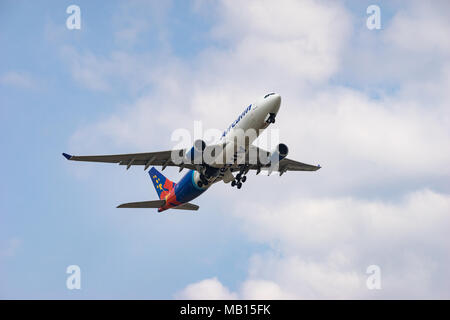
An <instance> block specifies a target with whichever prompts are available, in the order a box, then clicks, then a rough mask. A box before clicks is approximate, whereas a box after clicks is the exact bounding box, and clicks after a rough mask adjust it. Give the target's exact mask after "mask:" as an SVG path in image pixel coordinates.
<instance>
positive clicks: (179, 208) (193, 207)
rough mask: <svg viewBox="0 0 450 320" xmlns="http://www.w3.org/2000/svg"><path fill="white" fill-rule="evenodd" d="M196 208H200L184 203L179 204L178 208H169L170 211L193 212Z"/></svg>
mask: <svg viewBox="0 0 450 320" xmlns="http://www.w3.org/2000/svg"><path fill="white" fill-rule="evenodd" d="M198 208H200V207H199V206H197V205H195V204H193V203H189V202H186V203H183V204H180V205H179V206H176V207H172V208H170V209H178V210H193V211H197V210H198Z"/></svg>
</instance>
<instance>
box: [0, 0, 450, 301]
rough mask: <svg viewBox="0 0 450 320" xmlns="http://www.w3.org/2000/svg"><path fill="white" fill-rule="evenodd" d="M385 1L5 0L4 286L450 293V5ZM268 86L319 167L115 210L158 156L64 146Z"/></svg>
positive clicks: (156, 130) (145, 126) (138, 128)
mask: <svg viewBox="0 0 450 320" xmlns="http://www.w3.org/2000/svg"><path fill="white" fill-rule="evenodd" d="M377 3H378V4H379V5H380V7H381V10H382V11H381V12H382V29H381V30H376V31H370V30H368V29H367V28H366V27H365V19H366V18H367V15H366V14H365V8H366V7H367V6H368V5H370V4H372V2H370V1H368V2H365V1H363V2H361V1H343V2H330V3H325V2H313V1H305V2H295V1H286V2H285V3H283V4H281V5H279V6H278V7H276V8H272V7H271V6H273V4H271V3H270V2H264V1H262V2H258V1H249V2H248V3H246V4H245V5H243V4H240V6H244V7H239V8H237V6H236V5H233V3H232V2H229V1H219V2H217V3H210V2H204V1H193V2H185V1H179V2H178V1H174V2H165V3H164V4H161V3H160V2H159V1H155V2H145V1H132V2H130V3H128V2H127V3H125V2H119V1H108V2H105V3H103V2H102V3H101V4H100V3H99V2H92V1H77V2H72V1H58V2H55V1H40V2H26V1H3V2H2V4H1V5H0V21H1V22H0V23H1V26H2V28H1V29H0V42H1V44H2V45H1V47H2V50H0V58H1V61H2V64H1V65H0V112H1V119H2V120H3V125H2V127H1V131H2V132H1V138H0V139H1V145H2V150H3V152H2V154H3V156H2V157H1V164H2V168H3V170H4V174H3V183H2V187H1V188H2V190H1V195H2V199H1V200H2V201H1V204H0V206H1V207H0V213H1V214H0V297H1V298H62V299H79V298H88V299H89V298H150V299H165V298H167V299H170V298H174V297H175V298H177V297H184V298H192V297H194V298H195V297H212V298H214V297H219V298H223V297H225V298H227V297H233V298H236V297H238V298H254V297H271V298H279V297H282V298H330V297H331V298H349V297H350V298H352V297H353V298H354V297H356V298H380V297H381V298H401V297H406V298H408V297H412V298H414V297H438V298H441V297H446V298H448V297H449V291H448V286H446V283H447V284H448V281H447V282H445V281H444V283H442V282H440V281H439V279H441V278H442V277H443V275H446V274H448V270H450V268H448V266H449V259H448V258H446V252H447V251H448V250H447V249H448V240H444V241H442V239H446V237H445V232H444V231H445V230H444V229H443V226H448V223H449V222H450V220H449V216H448V208H450V205H449V203H450V201H449V199H450V196H449V192H450V186H449V184H448V177H449V174H450V173H449V170H448V169H447V168H446V164H447V163H448V160H449V159H450V154H449V152H448V151H447V150H450V148H448V146H449V145H448V142H449V137H450V132H449V129H448V128H449V126H448V124H449V123H448V122H449V116H450V113H449V109H448V102H449V101H450V96H449V95H448V92H449V82H448V75H449V74H450V58H449V56H450V54H449V53H450V44H449V43H448V39H450V37H448V35H449V33H450V29H449V24H448V19H446V18H445V14H444V13H445V12H446V11H445V9H446V8H447V4H446V3H445V2H436V4H434V5H433V6H432V7H429V8H425V7H423V6H422V5H421V4H420V2H414V1H412V2H408V3H406V2H401V1H398V2H377ZM71 4H77V5H78V6H80V8H81V23H82V25H81V30H68V29H67V28H66V25H65V23H66V19H67V17H68V14H66V8H67V7H68V6H69V5H71ZM267 11H269V12H273V15H272V16H269V18H270V19H269V20H268V17H267V15H266V12H267ZM443 12H444V13H443ZM447 12H448V11H447ZM410 35H413V36H410ZM269 91H276V92H279V93H280V94H281V95H282V97H283V102H282V110H281V112H280V115H279V118H278V119H277V126H278V128H279V129H280V132H281V138H282V140H283V141H286V143H287V144H288V145H289V148H290V152H291V154H292V155H290V157H292V158H294V159H297V160H300V161H304V162H309V163H317V162H320V164H322V165H323V166H324V169H323V170H321V171H320V172H319V173H318V174H308V173H290V174H286V175H284V176H283V178H282V179H280V178H279V177H277V176H274V177H273V176H271V177H261V176H258V177H254V176H253V175H252V176H251V177H250V179H249V181H248V182H247V183H246V184H245V186H244V188H243V189H242V190H240V191H239V192H238V191H237V190H236V189H231V188H230V187H229V186H227V185H224V184H220V185H216V186H214V188H211V189H210V190H209V191H208V193H207V194H205V195H204V196H203V197H201V198H200V199H198V200H197V201H196V203H197V204H199V205H200V207H201V209H200V211H199V212H197V213H195V214H185V213H183V214H178V213H177V214H168V215H158V214H155V213H153V212H143V211H137V212H134V211H132V210H131V211H122V210H118V209H116V208H115V206H116V205H117V204H120V203H123V202H129V201H139V200H148V199H154V198H155V197H156V193H155V192H154V190H153V187H152V184H151V182H150V180H149V178H148V175H147V174H146V173H145V172H143V171H142V168H132V169H130V170H128V171H126V170H125V169H124V168H122V167H121V168H119V167H118V166H115V165H107V164H105V165H100V164H84V163H69V162H68V161H65V159H64V158H63V157H62V156H61V155H60V154H61V152H69V153H76V154H78V153H80V154H92V153H128V152H144V151H153V150H155V151H156V150H164V149H170V148H171V147H172V144H173V142H171V140H170V136H171V133H172V132H173V130H175V129H177V128H187V129H189V130H192V128H193V121H194V120H201V121H203V123H204V125H205V126H206V127H211V128H218V129H224V128H226V127H227V126H228V124H229V123H230V122H231V121H232V120H233V119H235V118H236V116H237V115H238V114H239V113H240V112H241V109H242V108H243V106H245V105H248V103H251V101H252V100H253V99H255V98H256V97H258V96H261V95H263V94H265V93H266V92H269ZM164 174H166V175H167V177H169V178H170V179H172V180H174V181H176V180H177V179H178V177H181V175H180V174H179V173H178V171H177V170H176V169H170V168H168V169H166V170H165V171H164ZM421 208H427V209H426V211H427V212H424V211H423V210H422V209H421ZM337 217H339V218H337ZM335 219H336V220H335ZM331 222H333V223H331ZM418 239H426V240H423V241H418ZM386 247H390V248H391V249H390V250H386V249H385V248H386ZM71 264H76V265H79V266H80V268H81V272H82V289H81V290H72V291H70V290H68V289H67V288H66V286H65V281H66V277H67V274H66V273H65V270H66V267H67V266H68V265H71ZM370 264H378V265H380V266H381V268H382V270H383V274H385V275H386V276H385V278H384V279H385V280H384V281H385V282H383V283H385V284H386V285H385V287H384V289H383V290H380V291H377V292H372V291H368V290H367V289H366V288H365V286H364V283H365V279H366V274H365V268H366V267H367V266H368V265H370ZM444 278H446V279H450V277H445V276H444ZM411 279H416V280H414V281H412V280H411Z"/></svg>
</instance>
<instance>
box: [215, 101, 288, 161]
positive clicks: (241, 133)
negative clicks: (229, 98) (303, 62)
mask: <svg viewBox="0 0 450 320" xmlns="http://www.w3.org/2000/svg"><path fill="white" fill-rule="evenodd" d="M280 104H281V97H280V95H279V94H276V93H272V94H268V95H266V96H264V98H261V99H259V100H258V101H256V102H255V103H252V104H251V105H249V106H248V107H247V108H245V110H244V112H242V113H241V115H239V117H238V118H237V119H236V120H235V121H234V122H233V123H232V124H231V125H230V126H229V127H228V128H227V129H226V130H225V131H224V133H223V135H222V137H221V143H223V144H226V146H225V148H224V149H223V152H222V154H220V155H218V157H217V160H216V161H215V163H214V164H213V166H214V167H223V164H224V163H226V164H230V163H231V162H230V161H232V160H231V159H233V157H235V156H236V154H241V155H244V154H246V153H247V152H248V149H249V145H251V144H252V143H253V141H255V139H256V138H258V137H259V135H260V134H261V133H262V132H263V131H264V129H266V128H267V127H268V126H269V124H270V123H269V122H268V121H267V119H268V118H269V116H270V115H271V114H272V115H273V116H276V114H277V113H278V111H279V109H280ZM227 157H228V158H227ZM234 160H235V159H234Z"/></svg>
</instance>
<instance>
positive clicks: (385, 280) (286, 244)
mask: <svg viewBox="0 0 450 320" xmlns="http://www.w3.org/2000/svg"><path fill="white" fill-rule="evenodd" d="M449 212H450V196H449V195H444V194H438V193H435V192H432V191H430V190H423V191H417V192H414V193H411V194H408V195H407V196H405V197H404V198H403V199H402V200H401V201H400V202H398V203H385V202H382V201H365V200H359V199H354V198H351V197H348V198H330V199H327V198H305V199H302V198H300V199H291V200H290V201H287V202H286V201H285V203H284V204H281V205H280V204H278V203H277V204H273V205H267V204H264V205H262V204H243V203H241V204H240V208H239V210H238V209H236V210H235V213H234V214H235V215H236V216H237V217H238V218H239V219H241V221H242V227H243V229H244V231H245V233H246V234H248V235H249V236H250V237H251V238H252V239H253V240H254V241H257V242H260V243H266V244H269V245H271V247H272V249H271V250H270V251H268V252H267V253H265V254H256V255H254V256H253V257H252V259H251V261H250V267H249V271H248V277H247V279H246V280H245V281H244V282H243V283H242V284H241V287H240V289H239V291H238V292H237V293H235V294H236V295H237V297H239V298H241V299H293V298H295V299H318V298H319V299H323V298H325V299H336V298H337V299H349V298H350V299H351V298H381V297H383V298H444V299H445V298H448V297H449V296H450V292H449V291H448V285H449V281H447V280H443V279H448V278H449V272H448V268H447V266H448V265H449V262H450V261H449V258H448V257H447V255H446V254H443V253H444V252H448V251H449V250H450V242H449V241H448V240H447V239H446V238H447V237H446V228H447V226H448V225H449V224H450V215H449ZM373 264H375V265H378V266H379V267H380V268H381V276H382V279H381V283H382V289H381V290H380V291H371V290H368V289H367V287H366V280H367V277H368V274H366V269H367V267H368V266H369V265H373ZM199 283H202V282H199ZM214 284H215V286H217V287H220V288H222V285H219V284H218V283H216V282H214ZM187 288H191V287H190V285H189V286H188V287H187ZM195 288H196V290H195V292H196V297H199V298H200V297H205V296H208V294H209V291H208V288H207V287H206V288H203V286H195Z"/></svg>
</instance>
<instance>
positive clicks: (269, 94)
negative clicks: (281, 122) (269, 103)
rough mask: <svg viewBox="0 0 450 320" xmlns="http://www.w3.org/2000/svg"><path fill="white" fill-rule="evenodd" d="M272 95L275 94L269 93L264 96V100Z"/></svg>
mask: <svg viewBox="0 0 450 320" xmlns="http://www.w3.org/2000/svg"><path fill="white" fill-rule="evenodd" d="M273 94H275V92H271V93H268V94H266V95H265V96H264V99H265V98H267V97H268V96H271V95H273Z"/></svg>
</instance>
